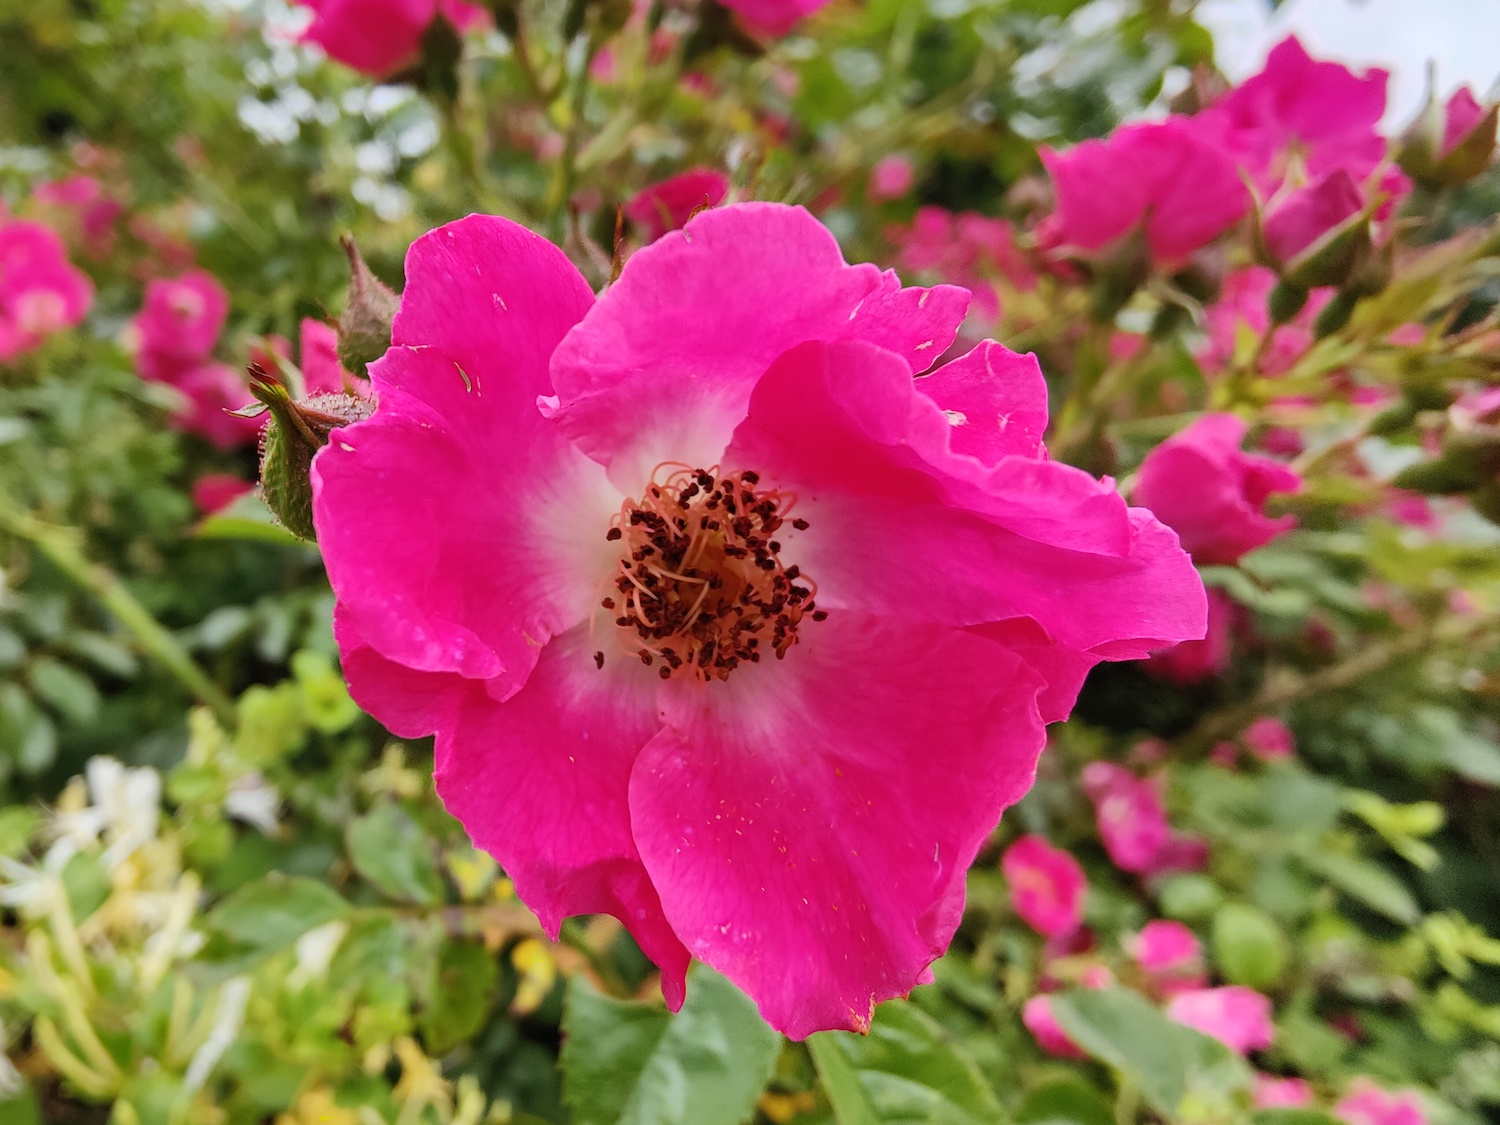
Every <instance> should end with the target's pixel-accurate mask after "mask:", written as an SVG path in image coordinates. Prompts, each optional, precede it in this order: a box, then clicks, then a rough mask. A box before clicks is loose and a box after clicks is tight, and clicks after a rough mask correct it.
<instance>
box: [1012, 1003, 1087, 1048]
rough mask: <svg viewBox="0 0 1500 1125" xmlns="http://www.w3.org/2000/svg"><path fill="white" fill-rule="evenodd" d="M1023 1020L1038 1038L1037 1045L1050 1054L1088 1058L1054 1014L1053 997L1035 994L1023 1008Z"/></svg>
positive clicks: (1028, 1029) (1034, 1036)
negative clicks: (1069, 1036)
mask: <svg viewBox="0 0 1500 1125" xmlns="http://www.w3.org/2000/svg"><path fill="white" fill-rule="evenodd" d="M1021 1022H1022V1023H1023V1024H1025V1025H1026V1030H1027V1031H1029V1032H1031V1034H1032V1037H1033V1038H1035V1039H1036V1045H1037V1046H1038V1047H1040V1048H1041V1049H1042V1050H1044V1051H1046V1052H1047V1053H1048V1054H1049V1055H1056V1056H1057V1057H1058V1058H1062V1059H1086V1058H1088V1054H1087V1053H1086V1052H1085V1051H1084V1050H1083V1049H1082V1048H1081V1047H1079V1046H1078V1044H1077V1043H1074V1042H1073V1040H1071V1039H1069V1038H1068V1033H1067V1032H1066V1031H1064V1030H1063V1029H1062V1024H1060V1023H1058V1022H1057V1017H1056V1016H1055V1015H1053V1014H1052V997H1050V996H1045V995H1043V996H1033V997H1032V998H1031V999H1030V1000H1028V1001H1026V1006H1025V1007H1023V1008H1022V1009H1021Z"/></svg>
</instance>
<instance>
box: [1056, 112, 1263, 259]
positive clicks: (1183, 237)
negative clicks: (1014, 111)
mask: <svg viewBox="0 0 1500 1125" xmlns="http://www.w3.org/2000/svg"><path fill="white" fill-rule="evenodd" d="M1041 156H1042V163H1043V164H1045V165H1046V167H1047V171H1048V172H1049V173H1050V174H1051V176H1052V183H1053V187H1054V189H1055V191H1056V196H1057V205H1056V211H1055V212H1054V213H1053V214H1052V215H1051V216H1050V217H1049V219H1048V220H1047V224H1048V232H1047V241H1049V242H1051V243H1053V244H1061V246H1063V247H1066V248H1070V249H1072V250H1074V251H1075V252H1081V253H1083V254H1085V255H1090V254H1094V253H1097V252H1102V253H1105V254H1107V253H1108V252H1109V250H1110V249H1111V248H1112V247H1113V246H1114V245H1115V244H1117V243H1118V242H1119V241H1120V240H1121V239H1123V238H1125V237H1126V236H1128V235H1129V234H1131V233H1132V232H1133V231H1135V230H1137V229H1141V228H1144V230H1145V235H1146V242H1147V245H1148V246H1149V247H1150V251H1151V257H1152V260H1153V261H1155V262H1156V263H1157V264H1158V265H1159V266H1165V267H1171V266H1175V265H1180V264H1181V263H1183V262H1184V261H1185V260H1186V259H1187V258H1189V257H1190V256H1191V255H1192V254H1193V253H1194V252H1195V251H1197V250H1200V249H1202V248H1203V247H1204V246H1207V245H1208V244H1209V243H1210V242H1212V241H1213V240H1214V239H1216V238H1218V237H1219V235H1221V234H1223V233H1224V232H1225V231H1226V230H1228V229H1229V228H1230V227H1232V226H1233V225H1234V224H1235V223H1237V222H1238V221H1239V220H1240V218H1241V216H1243V215H1244V213H1245V209H1246V206H1247V193H1246V191H1245V187H1244V184H1242V183H1241V182H1240V178H1239V173H1238V172H1237V171H1236V170H1235V166H1234V162H1233V161H1232V160H1230V159H1229V158H1228V157H1227V156H1226V155H1225V154H1224V153H1223V152H1222V151H1220V150H1219V149H1218V148H1216V147H1215V146H1214V145H1212V144H1209V143H1206V142H1205V141H1204V140H1202V139H1201V138H1200V137H1199V135H1198V133H1197V132H1196V131H1195V129H1194V128H1193V127H1192V126H1191V125H1190V124H1189V123H1188V122H1187V121H1185V120H1183V119H1181V118H1175V117H1174V118H1169V119H1168V120H1166V121H1152V122H1144V123H1142V124H1139V125H1126V126H1124V127H1123V128H1120V129H1116V130H1115V131H1114V132H1113V133H1112V134H1110V135H1109V136H1108V137H1106V138H1104V139H1103V140H1093V141H1084V142H1083V143H1082V144H1079V145H1075V146H1074V147H1072V148H1071V149H1069V150H1068V151H1067V152H1064V153H1058V152H1056V151H1054V150H1052V149H1050V148H1043V149H1042V150H1041Z"/></svg>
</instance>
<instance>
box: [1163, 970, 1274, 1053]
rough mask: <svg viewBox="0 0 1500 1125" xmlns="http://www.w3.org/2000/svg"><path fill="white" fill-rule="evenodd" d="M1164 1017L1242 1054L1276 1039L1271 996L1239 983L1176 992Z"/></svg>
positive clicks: (1261, 1047)
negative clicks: (1194, 1029) (1272, 1023)
mask: <svg viewBox="0 0 1500 1125" xmlns="http://www.w3.org/2000/svg"><path fill="white" fill-rule="evenodd" d="M1167 1017H1168V1018H1169V1019H1174V1020H1176V1021H1177V1022H1178V1023H1181V1024H1186V1025H1187V1026H1188V1027H1191V1028H1196V1029H1197V1030H1198V1031H1201V1032H1203V1034H1204V1035H1212V1036H1213V1037H1214V1038H1215V1039H1217V1040H1219V1042H1221V1043H1223V1044H1224V1045H1225V1046H1226V1047H1228V1048H1229V1049H1230V1050H1231V1051H1237V1052H1238V1053H1239V1054H1242V1055H1247V1054H1249V1053H1250V1052H1251V1051H1260V1050H1264V1049H1265V1048H1266V1047H1269V1046H1270V1045H1271V1043H1272V1042H1273V1041H1274V1040H1275V1038H1276V1029H1275V1028H1274V1027H1273V1026H1272V1025H1271V1000H1270V997H1268V996H1263V995H1261V994H1260V993H1259V992H1256V991H1255V989H1253V988H1246V987H1244V985H1239V984H1232V985H1228V986H1226V987H1224V988H1198V989H1193V990H1191V991H1188V992H1179V993H1178V994H1177V995H1176V996H1174V997H1172V999H1171V1000H1170V1001H1168V1002H1167Z"/></svg>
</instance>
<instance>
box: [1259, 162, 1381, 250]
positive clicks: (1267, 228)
mask: <svg viewBox="0 0 1500 1125" xmlns="http://www.w3.org/2000/svg"><path fill="white" fill-rule="evenodd" d="M1364 206H1365V199H1364V195H1363V194H1362V193H1361V192H1360V190H1359V185H1358V184H1356V183H1355V182H1354V180H1353V179H1352V178H1350V176H1349V173H1348V172H1346V171H1344V169H1342V168H1335V169H1333V170H1332V171H1331V172H1325V173H1324V174H1323V175H1322V176H1320V177H1318V179H1316V180H1314V181H1313V182H1312V183H1310V184H1308V185H1306V186H1305V187H1299V188H1294V189H1292V190H1291V191H1289V192H1287V193H1286V194H1284V195H1282V196H1280V197H1278V198H1277V199H1275V200H1273V201H1272V202H1271V203H1270V204H1268V205H1267V208H1266V213H1265V219H1264V224H1263V226H1262V231H1263V234H1264V237H1265V244H1266V250H1267V251H1269V253H1270V255H1271V258H1272V260H1273V261H1274V262H1275V263H1276V264H1277V265H1278V266H1287V265H1289V264H1291V263H1292V262H1293V261H1294V260H1295V259H1296V258H1297V257H1298V256H1299V255H1300V254H1302V252H1303V251H1305V250H1307V249H1308V248H1309V247H1311V246H1312V245H1313V244H1314V243H1315V242H1317V241H1318V240H1319V239H1320V238H1322V237H1323V236H1324V235H1326V234H1329V233H1331V232H1332V231H1334V230H1335V229H1337V228H1338V227H1341V226H1343V225H1344V224H1345V223H1346V222H1348V221H1349V220H1350V219H1352V218H1354V216H1356V215H1358V214H1359V213H1360V212H1361V211H1362V210H1364Z"/></svg>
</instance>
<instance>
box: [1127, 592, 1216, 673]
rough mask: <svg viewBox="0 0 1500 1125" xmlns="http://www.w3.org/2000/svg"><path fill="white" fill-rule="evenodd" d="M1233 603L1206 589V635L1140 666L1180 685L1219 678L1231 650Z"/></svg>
mask: <svg viewBox="0 0 1500 1125" xmlns="http://www.w3.org/2000/svg"><path fill="white" fill-rule="evenodd" d="M1235 616H1236V611H1235V606H1234V602H1233V601H1232V600H1231V599H1230V597H1229V595H1228V594H1226V593H1224V591H1222V590H1219V589H1216V588H1214V587H1210V588H1209V590H1208V634H1207V635H1206V636H1205V637H1204V638H1203V639H1202V640H1201V641H1182V642H1181V643H1179V644H1175V645H1173V646H1172V647H1171V648H1169V649H1167V650H1166V651H1165V652H1158V653H1157V654H1156V655H1155V656H1153V657H1152V658H1151V659H1150V660H1148V661H1146V663H1145V665H1144V667H1145V669H1146V671H1147V672H1149V673H1151V675H1153V676H1157V677H1159V678H1161V679H1163V680H1168V681H1170V682H1172V683H1174V684H1182V685H1184V686H1187V685H1191V684H1199V683H1202V682H1203V681H1204V680H1207V679H1211V678H1213V677H1214V676H1218V675H1222V674H1223V673H1224V672H1225V671H1226V670H1227V669H1228V668H1229V659H1230V655H1231V651H1232V640H1233V632H1234V620H1235Z"/></svg>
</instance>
